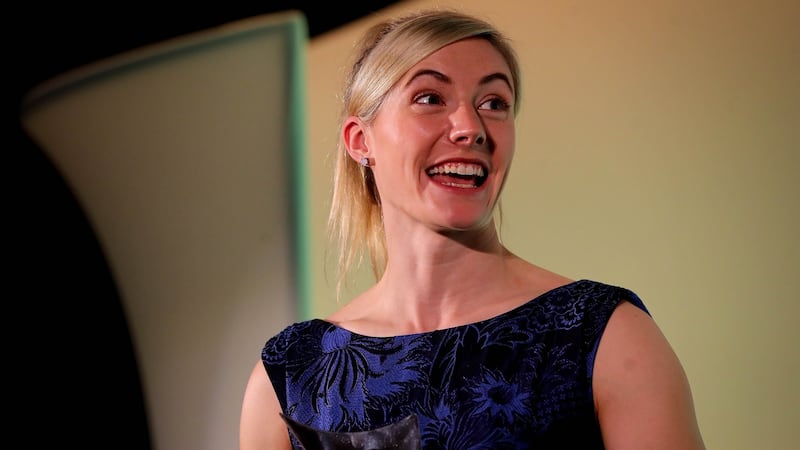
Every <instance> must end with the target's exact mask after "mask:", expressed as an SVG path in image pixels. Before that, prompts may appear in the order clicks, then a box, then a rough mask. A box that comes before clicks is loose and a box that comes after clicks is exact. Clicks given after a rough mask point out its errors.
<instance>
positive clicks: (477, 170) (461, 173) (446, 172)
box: [427, 162, 486, 189]
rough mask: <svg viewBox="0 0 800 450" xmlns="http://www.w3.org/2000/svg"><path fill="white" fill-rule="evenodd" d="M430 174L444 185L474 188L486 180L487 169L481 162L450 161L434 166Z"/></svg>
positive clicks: (429, 170) (430, 169)
mask: <svg viewBox="0 0 800 450" xmlns="http://www.w3.org/2000/svg"><path fill="white" fill-rule="evenodd" d="M427 173H428V176H429V177H431V179H433V180H435V181H436V182H437V183H439V184H442V185H444V186H452V187H458V188H466V189H474V188H478V187H480V186H481V185H482V184H483V183H484V182H485V181H486V169H484V167H483V166H481V165H480V164H474V163H462V162H458V163H456V162H449V163H444V164H440V165H438V166H433V167H431V168H429V169H428V171H427Z"/></svg>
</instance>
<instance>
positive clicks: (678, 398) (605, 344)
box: [592, 301, 705, 450]
mask: <svg viewBox="0 0 800 450" xmlns="http://www.w3.org/2000/svg"><path fill="white" fill-rule="evenodd" d="M592 384H593V388H594V393H595V404H596V407H597V412H598V418H599V420H600V425H601V428H602V430H603V436H604V440H605V441H606V447H607V448H609V449H641V448H651V449H665V450H666V449H675V448H681V449H687V450H700V449H704V448H705V446H704V444H703V440H702V437H701V435H700V431H699V428H698V425H697V420H696V416H695V410H694V403H693V399H692V393H691V389H690V387H689V382H688V379H687V377H686V374H685V372H684V369H683V367H682V365H681V363H680V361H679V359H678V356H677V355H676V354H675V352H674V350H673V349H672V347H671V345H670V344H669V342H668V341H667V338H666V337H665V336H664V334H663V333H662V331H661V329H660V328H659V327H658V325H657V324H656V322H655V321H654V320H653V319H652V317H650V316H649V315H648V314H647V313H645V312H644V311H642V310H641V309H639V308H638V307H636V306H635V305H633V304H631V303H629V302H627V301H623V302H622V303H620V305H619V306H618V307H617V308H616V309H615V311H614V313H613V314H612V315H611V318H610V320H609V322H608V325H607V327H606V330H605V332H604V333H603V336H602V338H601V340H600V346H599V348H598V351H597V358H596V360H595V368H594V378H593V382H592Z"/></svg>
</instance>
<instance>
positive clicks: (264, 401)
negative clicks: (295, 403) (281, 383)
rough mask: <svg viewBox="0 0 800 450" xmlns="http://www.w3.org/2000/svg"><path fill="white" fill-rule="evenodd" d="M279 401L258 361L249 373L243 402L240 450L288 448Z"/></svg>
mask: <svg viewBox="0 0 800 450" xmlns="http://www.w3.org/2000/svg"><path fill="white" fill-rule="evenodd" d="M280 412H281V406H280V402H278V397H277V396H276V395H275V390H274V389H273V388H272V383H271V382H270V380H269V377H268V376H267V371H266V370H265V369H264V364H263V363H262V362H261V361H258V362H257V363H256V365H255V367H254V368H253V371H252V373H251V374H250V379H249V381H248V382H247V387H246V388H245V392H244V400H243V401H242V415H241V419H240V422H239V450H281V449H284V450H290V449H291V448H292V446H291V443H290V442H289V429H288V428H287V427H286V424H285V423H284V422H283V420H282V419H281V418H280V416H279V413H280Z"/></svg>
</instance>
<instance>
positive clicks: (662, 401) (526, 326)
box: [240, 10, 704, 450]
mask: <svg viewBox="0 0 800 450" xmlns="http://www.w3.org/2000/svg"><path fill="white" fill-rule="evenodd" d="M519 101H520V70H519V64H518V62H517V59H516V56H515V53H514V51H513V50H512V48H511V47H510V46H509V44H508V42H507V40H506V39H505V38H504V37H503V36H502V35H501V34H500V33H499V32H498V31H497V30H496V29H495V28H493V27H492V26H491V25H490V24H488V23H486V22H484V21H482V20H479V19H477V18H474V17H471V16H468V15H464V14H462V13H458V12H453V11H445V10H435V11H423V12H419V13H416V14H412V15H408V16H405V17H401V18H398V19H396V20H392V21H387V22H385V23H381V24H378V25H376V26H375V27H373V28H372V29H370V30H369V31H368V32H367V33H366V35H365V36H364V39H363V40H362V42H361V46H360V48H359V49H358V52H357V54H356V59H355V63H354V64H353V67H352V70H351V73H350V75H349V77H348V79H347V80H346V88H345V93H344V105H343V106H344V109H343V114H342V122H341V140H340V146H339V149H338V154H337V165H336V172H335V187H334V194H333V207H332V209H331V215H330V224H331V225H332V230H333V236H335V237H336V239H337V240H338V243H339V248H340V255H341V258H340V259H341V261H340V262H341V265H340V267H342V268H343V270H342V274H341V276H340V280H339V283H340V286H341V283H343V282H344V279H345V277H346V276H347V270H348V269H349V268H350V267H351V266H352V264H354V263H355V262H356V261H357V260H358V259H359V257H360V255H361V254H363V253H359V251H360V249H363V248H366V251H367V252H368V253H369V256H370V258H371V261H372V265H373V268H374V270H375V274H376V280H377V282H376V283H375V285H373V286H372V287H370V288H369V289H367V290H366V291H365V292H363V293H361V294H360V295H358V296H357V297H355V298H353V299H352V300H351V301H349V302H348V303H347V304H346V305H345V306H343V307H342V308H341V309H340V310H338V311H337V312H335V313H334V314H333V315H331V316H330V317H328V318H326V319H325V320H319V319H317V320H310V321H306V322H302V323H297V324H294V325H291V326H289V327H287V328H286V329H284V330H283V331H282V332H281V333H279V334H278V335H277V336H274V337H273V338H271V339H270V340H269V341H268V342H267V344H266V345H265V347H264V350H263V352H262V355H261V356H262V358H261V360H260V361H258V362H257V363H256V366H255V368H254V370H253V372H252V375H251V378H250V381H249V382H248V386H247V389H246V392H245V398H244V402H243V407H242V417H241V435H240V441H241V450H252V449H277V448H292V447H291V445H292V442H294V445H295V446H296V447H297V446H299V444H298V443H297V442H296V441H293V439H295V436H294V435H290V433H289V431H287V426H286V423H284V421H282V420H281V416H280V414H283V415H285V416H286V417H287V418H290V419H292V420H295V421H297V422H299V423H302V424H305V425H308V426H310V427H313V428H314V429H318V430H324V431H336V432H363V431H367V430H375V429H378V428H380V427H385V426H390V425H391V424H393V423H399V422H400V421H401V420H402V419H404V418H406V417H409V416H414V417H416V420H417V422H418V426H419V433H420V445H421V448H424V449H433V448H436V449H439V448H442V449H477V448H485V449H503V448H514V449H525V448H530V449H534V448H535V449H541V448H581V449H602V448H606V449H636V450H641V449H645V448H647V449H670V450H674V449H702V448H704V445H703V442H702V438H701V435H700V432H699V430H698V426H697V423H696V418H695V413H694V407H693V400H692V397H691V392H690V388H689V385H688V382H687V379H686V376H685V374H684V371H683V369H682V367H681V365H680V362H679V361H678V359H677V357H676V355H675V353H674V352H673V350H672V349H671V347H670V345H669V343H668V342H667V340H666V339H665V338H664V336H663V334H662V333H661V332H660V330H659V328H658V327H657V325H656V324H655V323H654V321H653V320H652V319H651V317H650V316H649V313H648V312H647V309H646V307H645V306H644V304H643V303H642V301H641V300H640V299H639V297H637V296H636V294H634V293H633V292H631V291H629V290H627V289H624V288H620V287H615V286H609V285H606V284H603V283H598V282H594V281H590V280H577V281H576V280H572V279H568V278H566V277H564V276H561V275H559V274H556V273H553V272H551V271H548V270H545V269H544V268H541V267H538V266H536V265H534V264H531V263H530V262H527V261H525V260H523V259H521V258H519V257H518V256H516V255H515V254H513V253H512V252H511V251H509V250H508V249H507V248H505V247H504V246H503V244H502V243H501V241H500V238H499V236H498V232H497V229H496V222H495V214H496V212H497V209H498V202H499V199H500V194H501V193H502V190H503V186H504V184H505V181H506V179H507V177H508V173H509V169H510V168H511V163H512V159H513V156H514V145H515V142H514V136H515V122H514V121H515V116H516V112H517V110H518V108H519Z"/></svg>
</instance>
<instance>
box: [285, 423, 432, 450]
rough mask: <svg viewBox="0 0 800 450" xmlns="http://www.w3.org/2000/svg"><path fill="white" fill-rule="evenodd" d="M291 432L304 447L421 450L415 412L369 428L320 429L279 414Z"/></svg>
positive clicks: (357, 449) (317, 448)
mask: <svg viewBox="0 0 800 450" xmlns="http://www.w3.org/2000/svg"><path fill="white" fill-rule="evenodd" d="M281 419H283V421H284V422H286V425H288V426H289V431H290V432H291V433H292V436H294V438H295V439H296V440H297V442H299V443H300V444H301V445H302V446H303V448H304V449H305V450H389V449H394V450H420V449H421V446H420V436H419V422H418V421H417V416H415V415H413V414H412V415H410V416H407V417H406V418H404V419H402V420H400V421H398V422H395V423H390V424H389V425H386V426H383V427H380V428H376V429H374V430H368V431H351V432H335V431H324V430H319V429H316V428H314V427H311V426H309V425H306V424H303V423H300V422H297V421H296V420H293V419H291V418H289V417H286V416H284V415H283V414H281Z"/></svg>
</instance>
